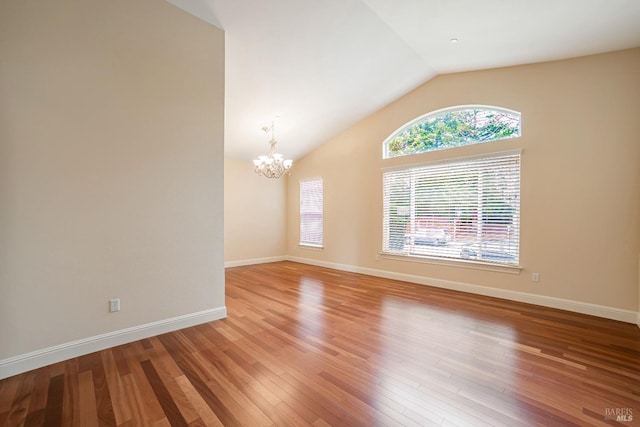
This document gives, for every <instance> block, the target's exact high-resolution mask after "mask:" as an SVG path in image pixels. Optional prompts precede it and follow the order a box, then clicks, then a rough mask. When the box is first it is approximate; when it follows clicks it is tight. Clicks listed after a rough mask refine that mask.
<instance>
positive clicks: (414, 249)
mask: <svg viewBox="0 0 640 427" xmlns="http://www.w3.org/2000/svg"><path fill="white" fill-rule="evenodd" d="M383 191H384V196H383V203H384V208H383V248H382V251H383V253H387V254H392V255H400V256H408V257H412V256H413V257H430V258H434V257H435V258H446V259H456V260H468V261H474V262H481V263H488V264H503V265H510V266H517V265H518V263H519V246H520V245H519V242H520V238H519V236H520V152H519V151H518V152H509V153H497V154H494V155H490V156H482V157H473V158H467V159H455V160H451V161H446V162H438V163H433V164H423V165H420V166H412V167H405V168H402V169H394V170H388V171H384V172H383Z"/></svg>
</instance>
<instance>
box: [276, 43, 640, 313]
mask: <svg viewBox="0 0 640 427" xmlns="http://www.w3.org/2000/svg"><path fill="white" fill-rule="evenodd" d="M464 104H485V105H495V106H501V107H506V108H510V109H514V110H517V111H520V112H522V137H520V138H517V139H513V140H504V141H498V142H492V143H486V144H481V145H474V146H468V147H462V148H456V149H452V150H445V151H439V152H432V153H426V154H422V155H417V156H406V157H402V158H396V159H391V160H388V161H383V160H382V159H381V157H382V145H381V144H382V141H383V140H384V139H385V138H386V137H387V136H388V135H389V134H391V133H392V132H393V131H394V130H396V129H397V128H399V127H400V126H402V125H403V124H405V123H406V122H408V121H410V120H412V119H414V118H416V117H418V116H420V115H423V114H425V113H428V112H430V111H433V110H437V109H440V108H445V107H450V106H455V105H464ZM638 117H640V49H634V50H627V51H621V52H615V53H611V54H605V55H598V56H591V57H584V58H578V59H572V60H566V61H558V62H549V63H541V64H534V65H527V66H518V67H510V68H503V69H494V70H487V71H478V72H469V73H460V74H450V75H443V76H439V77H437V78H435V79H433V80H431V81H429V82H427V83H426V84H424V85H423V86H421V87H419V88H417V89H416V90H414V91H412V92H411V93H409V94H408V95H406V96H405V97H403V98H401V99H399V100H397V101H396V102H394V103H393V104H391V105H389V106H388V107H386V108H384V109H382V110H381V111H379V112H377V113H375V114H373V115H372V116H370V117H368V118H367V119H365V120H363V121H361V122H360V123H358V124H356V125H355V126H353V127H352V128H350V129H349V130H348V131H346V132H344V133H342V134H341V135H339V136H337V137H336V138H334V139H333V140H331V141H329V142H328V143H327V144H325V145H323V146H322V147H320V148H318V149H317V150H316V151H314V152H312V153H311V154H309V155H307V156H306V157H305V158H304V159H302V160H300V161H298V162H297V163H296V165H295V167H294V169H293V174H292V176H291V177H290V179H289V194H290V197H289V198H288V208H287V210H288V218H289V221H288V234H287V236H288V238H287V254H288V255H290V256H294V257H302V258H307V259H311V260H315V261H318V262H327V263H338V264H346V265H350V266H357V267H362V268H370V269H378V270H383V271H389V272H401V273H407V274H411V275H417V276H422V277H428V278H433V279H440V280H447V281H452V282H459V283H466V284H474V285H483V286H489V287H495V288H499V289H505V290H513V291H518V292H526V293H533V294H539V295H544V296H550V297H557V298H562V299H568V300H573V301H579V302H586V303H593V304H599V305H604V306H609V307H615V308H619V309H624V310H632V311H635V310H638V298H639V296H638V292H639V290H638V262H639V261H638V253H639V251H640V197H639V195H640V138H639V137H638V124H637V123H638ZM512 148H522V149H523V154H522V184H521V218H522V227H521V250H520V260H521V265H522V266H523V267H524V268H523V270H522V272H521V273H520V274H519V275H513V274H507V273H497V272H489V271H480V270H474V269H468V268H460V267H452V266H442V265H434V264H424V263H412V262H404V261H395V260H389V259H377V255H378V253H379V252H380V249H381V245H382V243H381V241H382V231H381V229H382V189H381V168H382V167H385V166H390V165H400V164H408V163H415V162H420V161H429V160H435V159H442V158H448V157H451V156H465V155H470V154H478V153H487V152H492V151H500V150H507V149H512ZM313 176H322V177H323V179H324V185H325V187H324V189H325V190H324V193H325V199H324V200H325V226H324V230H325V239H324V242H325V248H324V250H323V251H309V250H305V249H302V248H298V246H297V242H298V220H299V219H298V218H299V216H298V194H297V186H298V182H299V180H300V179H304V178H307V177H313ZM532 272H539V273H540V282H539V283H533V282H532V281H531V274H532Z"/></svg>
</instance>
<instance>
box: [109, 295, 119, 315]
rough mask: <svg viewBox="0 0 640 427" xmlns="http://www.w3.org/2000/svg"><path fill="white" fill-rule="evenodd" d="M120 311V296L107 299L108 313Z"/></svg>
mask: <svg viewBox="0 0 640 427" xmlns="http://www.w3.org/2000/svg"><path fill="white" fill-rule="evenodd" d="M116 311H120V298H116V299H110V300H109V313H115V312H116Z"/></svg>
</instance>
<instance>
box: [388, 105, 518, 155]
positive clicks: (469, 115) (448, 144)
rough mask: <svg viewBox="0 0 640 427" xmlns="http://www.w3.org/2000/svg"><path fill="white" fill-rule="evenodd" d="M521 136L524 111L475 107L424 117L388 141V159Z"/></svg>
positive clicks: (448, 110) (455, 109) (430, 114)
mask: <svg viewBox="0 0 640 427" xmlns="http://www.w3.org/2000/svg"><path fill="white" fill-rule="evenodd" d="M518 136H520V113H518V112H516V111H510V110H504V109H497V108H492V107H483V106H472V107H464V108H460V107H457V108H453V109H447V110H440V111H436V112H433V113H429V114H427V115H425V116H422V117H420V118H418V119H416V120H414V121H413V122H411V123H409V124H408V125H407V126H405V127H403V128H401V129H400V130H398V131H397V132H395V133H394V134H392V135H391V136H390V137H389V138H387V140H386V141H385V143H384V146H385V158H390V157H397V156H404V155H407V154H417V153H424V152H426V151H433V150H441V149H444V148H452V147H460V146H463V145H471V144H478V143H482V142H488V141H495V140H498V139H504V138H514V137H518Z"/></svg>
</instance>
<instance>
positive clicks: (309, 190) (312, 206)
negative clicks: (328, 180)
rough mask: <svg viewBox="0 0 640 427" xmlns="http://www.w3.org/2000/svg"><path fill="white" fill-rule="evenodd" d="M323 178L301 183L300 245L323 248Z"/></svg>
mask: <svg viewBox="0 0 640 427" xmlns="http://www.w3.org/2000/svg"><path fill="white" fill-rule="evenodd" d="M322 212H323V210H322V178H313V179H306V180H303V181H300V244H301V245H303V246H315V247H322V231H323V226H322V223H323V213H322Z"/></svg>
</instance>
